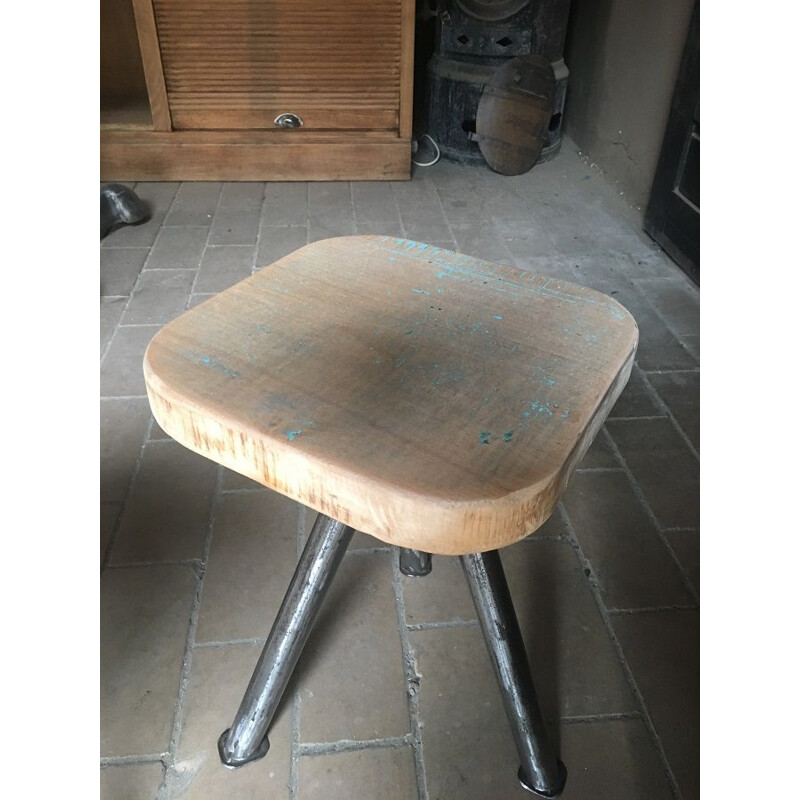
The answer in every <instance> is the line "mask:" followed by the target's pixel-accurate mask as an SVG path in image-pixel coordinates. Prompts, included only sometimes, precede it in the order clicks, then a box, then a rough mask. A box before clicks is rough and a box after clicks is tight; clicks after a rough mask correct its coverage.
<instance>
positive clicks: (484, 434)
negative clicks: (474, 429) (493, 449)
mask: <svg viewBox="0 0 800 800" xmlns="http://www.w3.org/2000/svg"><path fill="white" fill-rule="evenodd" d="M491 435H492V432H491V431H481V433H480V436H479V437H478V438H479V441H480V443H481V444H489V437H490V436H491Z"/></svg>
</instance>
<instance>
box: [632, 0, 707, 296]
mask: <svg viewBox="0 0 800 800" xmlns="http://www.w3.org/2000/svg"><path fill="white" fill-rule="evenodd" d="M644 229H645V232H646V233H647V234H649V235H650V236H651V237H652V238H653V239H655V241H656V242H657V243H658V244H659V245H661V247H663V248H664V250H665V251H666V253H667V254H668V255H669V256H670V257H671V258H672V259H673V260H674V261H675V262H676V263H677V264H678V266H679V267H680V268H681V269H682V270H683V271H684V272H686V274H687V275H689V277H690V278H691V279H692V280H693V281H694V282H695V283H697V284H698V285H699V284H700V2H699V0H697V2H696V3H695V6H694V11H693V12H692V20H691V23H690V25H689V33H688V35H687V38H686V46H685V47H684V51H683V58H682V59H681V66H680V70H679V72H678V79H677V81H676V82H675V91H674V93H673V97H672V105H671V106H670V114H669V119H668V120H667V127H666V130H665V132H664V140H663V142H662V145H661V154H660V156H659V160H658V166H657V167H656V173H655V177H654V179H653V188H652V190H651V192H650V200H649V202H648V205H647V211H646V212H645V220H644Z"/></svg>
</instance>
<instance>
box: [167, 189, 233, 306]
mask: <svg viewBox="0 0 800 800" xmlns="http://www.w3.org/2000/svg"><path fill="white" fill-rule="evenodd" d="M181 186H184V183H181ZM181 186H179V187H178V191H177V192H175V196H176V197H177V195H178V192H180V190H181ZM224 188H225V184H224V183H221V184H220V187H219V194H218V195H217V202H216V203H215V204H214V210H213V211H212V212H211V221H210V222H209V223H208V229H207V233H206V241H205V244H204V245H203V252H202V253H200V261H198V262H197V269H196V270H195V273H194V279H193V280H192V285H191V287H190V289H189V295H188V296H187V298H186V303H185V305H184V309H188V308H189V303H190V302H191V299H192V295H193V294H195V290H194V287H195V286H197V279H198V278H199V277H200V269H201V267H202V266H203V259H204V258H205V257H206V250H208V247H209V245H208V242H209V240H210V239H211V228H212V227H213V225H214V217H216V216H217V211H219V206H220V203H221V202H222V193H223V190H224ZM198 227H202V226H198Z"/></svg>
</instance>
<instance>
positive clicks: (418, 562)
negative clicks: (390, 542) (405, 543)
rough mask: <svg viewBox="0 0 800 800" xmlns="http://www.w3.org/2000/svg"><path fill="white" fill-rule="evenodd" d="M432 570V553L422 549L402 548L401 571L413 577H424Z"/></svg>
mask: <svg viewBox="0 0 800 800" xmlns="http://www.w3.org/2000/svg"><path fill="white" fill-rule="evenodd" d="M430 571H431V554H430V553H426V552H424V551H422V550H409V549H408V548H407V547H401V548H400V572H402V573H403V575H408V576H409V577H411V578H422V577H424V576H425V575H427V574H428V573H429V572H430Z"/></svg>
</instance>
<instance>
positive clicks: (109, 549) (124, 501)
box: [100, 417, 153, 575]
mask: <svg viewBox="0 0 800 800" xmlns="http://www.w3.org/2000/svg"><path fill="white" fill-rule="evenodd" d="M152 425H153V418H152V417H150V420H149V421H148V423H147V427H146V428H145V431H144V435H143V436H142V445H141V447H140V448H139V454H138V455H137V456H136V462H135V463H134V465H133V469H132V470H131V477H130V480H129V481H128V486H127V488H126V489H125V496H124V498H123V499H122V507H121V508H120V510H119V514H118V515H117V519H116V521H115V522H114V528H113V530H112V531H111V535H110V536H109V537H108V544H107V545H106V551H105V553H103V561H102V563H101V564H100V574H101V575H102V574H103V572H104V571H105V569H106V566H107V565H108V560H109V559H110V558H111V553H112V551H113V549H114V544H115V543H116V541H117V534H118V533H119V529H120V528H121V527H122V520H123V518H124V517H125V510H126V509H127V507H128V501H129V500H130V497H131V494H132V493H133V485H134V483H135V482H136V478H137V476H138V475H139V468H140V467H141V465H142V460H143V459H144V449H145V447H147V439H148V437H149V436H150V428H151V427H152Z"/></svg>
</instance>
